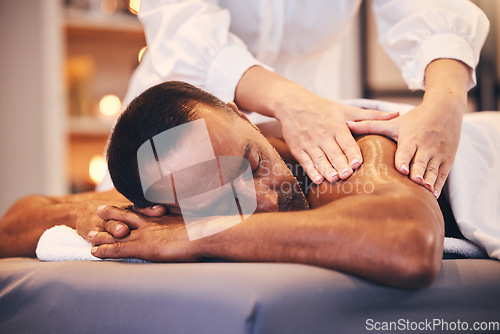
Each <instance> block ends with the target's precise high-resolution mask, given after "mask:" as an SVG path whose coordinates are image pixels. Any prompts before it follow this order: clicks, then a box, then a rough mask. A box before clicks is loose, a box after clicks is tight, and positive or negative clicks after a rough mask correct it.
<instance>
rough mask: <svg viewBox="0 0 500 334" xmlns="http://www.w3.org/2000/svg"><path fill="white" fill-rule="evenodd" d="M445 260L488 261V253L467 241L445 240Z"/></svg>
mask: <svg viewBox="0 0 500 334" xmlns="http://www.w3.org/2000/svg"><path fill="white" fill-rule="evenodd" d="M443 258H444V259H455V258H464V259H487V258H488V255H487V254H486V252H485V251H484V250H483V249H482V248H479V246H477V245H476V244H475V243H473V242H472V241H469V240H465V239H456V238H448V237H446V238H444V245H443Z"/></svg>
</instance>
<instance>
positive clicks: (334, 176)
mask: <svg viewBox="0 0 500 334" xmlns="http://www.w3.org/2000/svg"><path fill="white" fill-rule="evenodd" d="M338 178H339V173H337V172H332V173H331V174H330V182H335V181H337V180H338Z"/></svg>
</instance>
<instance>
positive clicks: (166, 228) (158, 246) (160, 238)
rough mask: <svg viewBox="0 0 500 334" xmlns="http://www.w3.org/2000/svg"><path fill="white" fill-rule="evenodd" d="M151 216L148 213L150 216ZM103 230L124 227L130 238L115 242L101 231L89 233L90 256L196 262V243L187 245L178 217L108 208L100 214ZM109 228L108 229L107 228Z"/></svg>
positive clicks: (183, 228)
mask: <svg viewBox="0 0 500 334" xmlns="http://www.w3.org/2000/svg"><path fill="white" fill-rule="evenodd" d="M150 213H151V212H150ZM98 215H99V217H100V219H102V220H103V221H104V222H106V223H105V224H106V226H105V229H106V230H108V229H111V228H112V226H113V225H114V224H115V223H117V224H126V225H127V226H128V228H129V229H130V234H129V235H127V236H125V237H123V238H116V237H114V236H113V235H111V234H109V233H107V232H103V231H92V232H90V233H89V237H90V238H89V239H90V240H91V243H92V244H93V245H95V247H93V248H92V254H93V255H94V256H97V257H100V258H113V259H116V258H130V257H134V258H139V259H143V260H147V261H152V262H194V261H198V260H199V256H198V254H197V250H196V245H197V244H198V243H197V242H196V241H189V238H188V235H187V231H186V227H185V225H184V222H183V220H182V217H181V216H180V215H163V216H160V217H150V216H146V215H143V214H141V213H139V212H136V211H133V210H131V209H125V208H118V207H114V206H107V207H104V208H101V210H99V212H98ZM109 224H111V225H109Z"/></svg>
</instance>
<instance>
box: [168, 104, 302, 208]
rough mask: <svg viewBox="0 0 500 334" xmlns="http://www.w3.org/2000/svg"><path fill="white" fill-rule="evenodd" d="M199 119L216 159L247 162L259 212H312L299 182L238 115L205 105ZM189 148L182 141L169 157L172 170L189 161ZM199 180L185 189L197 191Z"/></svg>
mask: <svg viewBox="0 0 500 334" xmlns="http://www.w3.org/2000/svg"><path fill="white" fill-rule="evenodd" d="M197 116H198V118H203V119H204V121H205V124H206V126H207V129H208V134H209V136H210V140H211V144H212V147H213V151H214V153H215V156H216V157H224V156H232V157H242V158H245V159H247V160H248V162H249V164H250V168H251V171H252V174H253V181H254V185H255V194H256V197H257V209H256V212H269V211H294V210H304V209H308V208H309V206H308V203H307V200H306V198H305V195H304V193H303V192H302V190H301V188H300V186H299V183H298V182H297V179H296V178H295V177H294V176H293V174H292V172H291V171H290V169H289V168H288V167H287V166H286V164H285V163H284V161H283V159H282V158H281V156H280V155H279V154H278V152H277V151H276V150H275V149H274V147H273V146H272V145H271V144H270V143H269V142H268V141H267V139H266V138H265V137H264V136H263V135H262V134H261V133H260V132H259V131H258V130H257V129H256V128H255V127H254V126H253V125H252V124H250V123H249V122H248V121H246V120H245V119H243V118H242V117H239V116H238V115H237V114H236V113H235V114H234V115H230V114H229V113H228V112H226V111H220V110H217V109H215V108H214V107H210V106H205V105H198V107H197ZM186 142H187V141H186ZM189 145H192V143H190V144H186V145H185V144H184V143H183V141H181V142H180V145H178V147H177V148H176V149H174V150H173V152H171V153H170V154H169V156H168V164H169V165H170V168H171V169H172V170H178V169H179V167H180V166H177V163H176V162H178V161H186V154H190V153H189V152H192V151H193V150H192V149H189V148H188V147H187V146H189ZM188 151H189V152H188ZM202 172H203V171H200V173H202ZM198 177H199V175H197V176H193V178H192V179H191V180H192V184H184V185H183V186H184V187H191V186H192V187H196V185H197V183H198V182H199V181H198V180H199V178H198ZM213 200H214V202H216V200H215V199H213ZM167 208H168V210H169V212H171V213H180V209H179V206H178V205H177V204H167Z"/></svg>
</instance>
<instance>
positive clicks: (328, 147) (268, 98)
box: [235, 66, 397, 184]
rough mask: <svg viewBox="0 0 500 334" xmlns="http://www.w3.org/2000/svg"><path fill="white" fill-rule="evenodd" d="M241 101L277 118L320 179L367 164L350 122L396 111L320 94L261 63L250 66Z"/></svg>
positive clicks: (297, 155)
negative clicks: (331, 98) (335, 99)
mask: <svg viewBox="0 0 500 334" xmlns="http://www.w3.org/2000/svg"><path fill="white" fill-rule="evenodd" d="M235 102H236V104H237V106H238V107H239V108H240V109H242V110H246V111H254V112H258V113H260V114H263V115H266V116H271V117H274V118H276V119H278V120H279V121H280V123H281V128H282V132H283V137H284V139H285V142H286V143H287V144H288V146H289V148H290V152H291V153H292V155H293V156H294V157H295V159H296V160H297V161H298V162H299V163H300V164H301V165H302V167H303V168H304V171H305V172H306V173H307V175H308V176H309V178H310V179H311V180H312V181H313V182H314V183H316V184H319V183H321V182H323V181H324V180H325V179H326V180H327V181H329V182H335V181H338V180H339V179H346V178H348V177H349V176H351V175H352V173H353V169H356V168H358V167H359V166H361V164H362V163H363V156H362V155H361V151H360V149H359V146H358V144H357V143H356V141H355V140H354V138H353V136H352V134H351V133H350V131H349V129H348V127H347V125H346V121H360V120H367V119H375V120H386V119H391V118H394V117H396V116H397V113H384V112H381V111H377V110H367V109H360V108H356V107H352V106H347V105H343V104H341V103H338V102H335V101H332V100H329V99H325V98H322V97H320V96H318V95H316V94H313V93H311V92H310V91H309V90H307V89H306V88H304V87H302V86H300V85H299V84H297V83H295V82H293V81H290V80H288V79H286V78H284V77H282V76H280V75H279V74H277V73H274V72H271V71H268V70H266V69H264V68H262V67H260V66H254V67H252V68H250V69H249V70H247V71H246V72H245V74H244V75H243V76H242V77H241V79H240V81H239V83H238V86H237V88H236V93H235Z"/></svg>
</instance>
